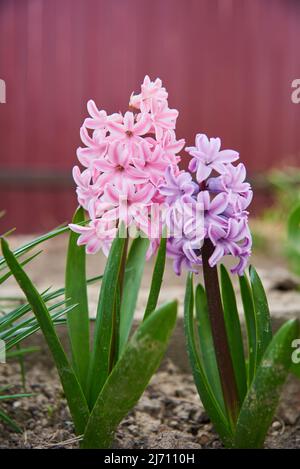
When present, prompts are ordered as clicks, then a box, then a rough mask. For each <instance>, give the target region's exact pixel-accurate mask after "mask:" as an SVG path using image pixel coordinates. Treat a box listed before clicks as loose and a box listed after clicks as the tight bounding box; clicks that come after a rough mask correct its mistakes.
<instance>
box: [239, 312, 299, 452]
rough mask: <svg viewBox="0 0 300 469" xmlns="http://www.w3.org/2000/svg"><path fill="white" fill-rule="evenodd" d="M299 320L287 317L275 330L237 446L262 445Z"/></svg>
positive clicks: (247, 402)
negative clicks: (276, 330)
mask: <svg viewBox="0 0 300 469" xmlns="http://www.w3.org/2000/svg"><path fill="white" fill-rule="evenodd" d="M298 332H299V323H298V321H297V320H290V321H287V322H286V323H285V324H284V325H283V326H282V327H281V328H280V329H279V331H278V332H277V333H276V334H275V336H274V337H273V339H272V341H271V342H270V344H269V345H268V347H267V349H266V351H265V353H264V355H263V357H262V360H261V362H260V365H259V366H258V368H257V371H256V374H255V377H254V379H253V382H252V385H251V387H250V389H249V391H248V393H247V396H246V398H245V401H244V403H243V405H242V408H241V411H240V415H239V418H238V422H237V427H236V437H235V447H236V448H261V447H262V446H263V444H264V441H265V437H266V434H267V431H268V428H269V427H270V425H271V423H272V420H273V417H274V413H275V410H276V407H277V404H278V400H279V397H280V391H281V388H282V385H283V384H284V382H285V380H286V377H287V375H288V373H289V370H290V366H291V355H292V348H291V343H292V341H293V340H294V339H295V338H296V337H297V335H298Z"/></svg>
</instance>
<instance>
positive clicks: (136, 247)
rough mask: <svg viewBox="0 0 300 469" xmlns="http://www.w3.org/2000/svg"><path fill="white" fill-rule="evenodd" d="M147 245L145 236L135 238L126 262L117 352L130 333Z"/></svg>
mask: <svg viewBox="0 0 300 469" xmlns="http://www.w3.org/2000/svg"><path fill="white" fill-rule="evenodd" d="M148 246H149V240H148V239H147V238H142V237H138V238H135V239H134V240H133V242H132V245H131V248H130V251H129V255H128V259H127V262H126V270H125V279H124V285H123V289H122V302H121V311H120V342H119V354H121V353H122V351H123V350H124V347H125V345H126V343H127V340H128V337H129V334H130V330H131V326H132V321H133V316H134V312H135V307H136V302H137V297H138V293H139V289H140V285H141V280H142V276H143V272H144V267H145V259H146V252H147V249H148Z"/></svg>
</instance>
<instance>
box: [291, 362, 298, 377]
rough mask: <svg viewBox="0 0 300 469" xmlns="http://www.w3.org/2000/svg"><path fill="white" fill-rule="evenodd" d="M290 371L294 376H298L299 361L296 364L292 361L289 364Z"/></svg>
mask: <svg viewBox="0 0 300 469" xmlns="http://www.w3.org/2000/svg"><path fill="white" fill-rule="evenodd" d="M291 373H293V375H295V376H296V378H300V363H298V364H296V363H293V364H292V366H291Z"/></svg>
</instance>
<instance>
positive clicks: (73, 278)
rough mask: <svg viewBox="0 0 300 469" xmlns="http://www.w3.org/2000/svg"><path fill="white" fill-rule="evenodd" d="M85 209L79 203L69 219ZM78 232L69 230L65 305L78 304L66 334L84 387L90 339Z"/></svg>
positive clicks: (76, 219)
mask: <svg viewBox="0 0 300 469" xmlns="http://www.w3.org/2000/svg"><path fill="white" fill-rule="evenodd" d="M84 220H85V218H84V210H83V208H82V207H79V208H78V209H77V210H76V212H75V214H74V217H73V220H72V222H73V223H75V224H77V223H80V222H84ZM77 239H78V234H76V233H74V232H73V231H70V235H69V247H68V254H67V263H66V281H65V285H66V288H65V296H66V298H68V301H67V305H70V304H77V306H76V308H74V310H73V311H71V312H70V313H69V314H68V315H67V324H68V330H69V337H70V341H71V350H72V358H73V367H74V369H75V371H76V374H77V377H78V380H79V382H80V384H81V387H82V389H83V390H84V391H86V387H87V377H88V370H89V356H90V341H89V310H88V298H87V282H86V267H85V265H86V263H85V248H84V246H77Z"/></svg>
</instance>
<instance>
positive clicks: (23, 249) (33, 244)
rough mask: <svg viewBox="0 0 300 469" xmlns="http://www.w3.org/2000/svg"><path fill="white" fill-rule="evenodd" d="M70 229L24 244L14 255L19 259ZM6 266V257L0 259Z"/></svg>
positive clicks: (50, 233)
mask: <svg viewBox="0 0 300 469" xmlns="http://www.w3.org/2000/svg"><path fill="white" fill-rule="evenodd" d="M69 229H70V228H69V227H68V226H64V227H60V228H57V229H56V230H53V231H50V232H49V233H46V234H44V235H42V236H39V237H38V238H36V239H34V240H32V241H30V242H29V243H27V244H24V245H23V246H21V247H20V248H18V249H15V250H14V251H13V253H14V255H15V257H16V258H18V257H19V256H21V255H23V254H25V253H26V252H28V251H30V250H31V249H33V248H35V247H36V246H38V245H39V244H41V243H43V242H44V241H48V240H49V239H51V238H55V237H56V236H59V235H60V234H62V233H66V232H67V231H69ZM5 264H6V260H5V257H0V266H3V265H5Z"/></svg>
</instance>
